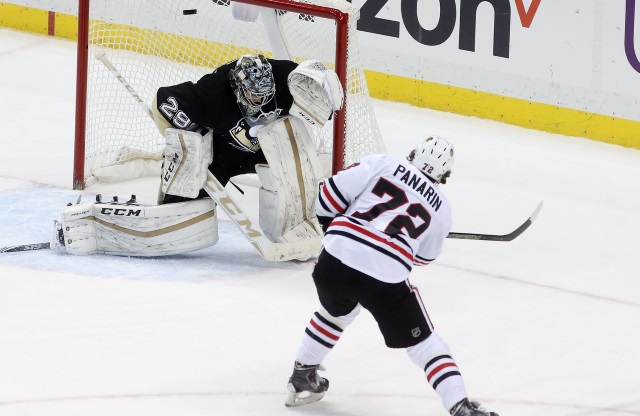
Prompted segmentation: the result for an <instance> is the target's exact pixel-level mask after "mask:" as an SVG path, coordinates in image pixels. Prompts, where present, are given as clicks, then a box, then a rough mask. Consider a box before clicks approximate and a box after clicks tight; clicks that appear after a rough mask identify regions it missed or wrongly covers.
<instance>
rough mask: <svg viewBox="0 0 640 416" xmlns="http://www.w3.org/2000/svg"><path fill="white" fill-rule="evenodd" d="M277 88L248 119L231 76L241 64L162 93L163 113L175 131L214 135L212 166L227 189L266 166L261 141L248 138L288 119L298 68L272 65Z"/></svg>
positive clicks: (291, 64) (281, 63) (226, 66)
mask: <svg viewBox="0 0 640 416" xmlns="http://www.w3.org/2000/svg"><path fill="white" fill-rule="evenodd" d="M268 61H269V62H270V63H271V65H272V68H273V75H274V80H275V85H276V94H275V97H274V99H272V100H271V101H270V102H269V103H267V104H266V105H265V106H263V107H262V112H259V113H258V114H256V115H255V116H254V117H248V116H245V114H244V113H243V112H242V111H241V109H240V106H239V104H238V103H237V101H236V96H235V94H234V91H233V89H232V88H231V84H230V82H229V80H228V74H229V71H230V70H231V69H233V68H234V66H235V64H236V61H232V62H229V63H227V64H224V65H222V66H220V67H219V68H218V69H217V70H216V71H214V72H213V73H211V74H207V75H205V76H204V77H202V78H201V79H200V80H198V82H196V83H193V82H184V83H182V84H178V85H173V86H169V87H162V88H160V89H158V94H157V102H158V111H159V112H160V113H161V114H162V116H163V117H164V118H165V119H166V120H167V121H168V122H169V123H170V124H172V125H173V126H174V127H175V128H178V129H183V130H196V129H197V128H199V127H206V128H208V129H211V130H213V163H212V164H211V165H210V166H209V170H210V171H211V172H212V173H213V174H214V175H215V176H216V177H217V178H218V180H220V182H222V183H223V184H226V183H227V182H228V180H229V178H230V177H232V176H235V175H238V174H241V173H248V172H253V171H254V165H255V163H266V160H265V159H264V155H263V154H262V151H261V150H260V144H259V143H258V139H257V138H256V137H252V136H251V135H250V134H249V130H250V128H251V127H252V126H254V125H263V124H267V123H269V122H270V121H273V120H275V119H276V118H278V117H283V116H286V115H288V114H289V109H290V108H291V105H292V104H293V97H292V96H291V94H290V93H289V88H288V86H287V77H288V76H289V74H290V73H291V71H293V70H294V69H295V68H296V67H297V64H296V63H295V62H291V61H285V60H272V59H269V60H268Z"/></svg>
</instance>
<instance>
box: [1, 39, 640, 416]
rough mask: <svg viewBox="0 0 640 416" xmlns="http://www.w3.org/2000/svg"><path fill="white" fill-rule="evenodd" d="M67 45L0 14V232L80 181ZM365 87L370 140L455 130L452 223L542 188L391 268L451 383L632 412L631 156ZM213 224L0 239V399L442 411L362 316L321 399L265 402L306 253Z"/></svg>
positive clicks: (518, 411) (639, 184)
mask: <svg viewBox="0 0 640 416" xmlns="http://www.w3.org/2000/svg"><path fill="white" fill-rule="evenodd" d="M75 55H76V45H75V43H72V42H68V41H62V40H57V39H52V38H47V37H42V36H35V35H29V34H25V33H20V32H14V31H10V30H6V29H5V30H0V114H1V115H2V117H1V120H2V123H1V126H2V127H1V128H2V133H1V135H0V137H1V139H0V144H1V147H0V150H1V151H2V155H3V156H2V157H1V160H0V247H4V246H9V245H14V244H25V243H32V242H43V241H48V240H49V229H50V224H51V221H52V220H53V219H54V218H56V217H58V216H59V212H60V209H61V208H62V207H63V206H64V205H66V203H67V202H75V200H76V199H77V197H78V195H80V194H81V193H80V192H77V191H73V190H72V189H71V184H72V165H73V137H74V112H75V72H76V66H75ZM374 105H375V110H376V114H377V117H378V121H379V123H380V126H381V129H382V132H383V134H384V137H385V143H386V146H387V148H388V151H389V153H391V154H394V155H397V156H401V157H402V156H404V155H405V154H406V153H408V151H409V150H410V149H411V148H412V147H413V146H414V145H415V144H416V143H417V141H418V140H419V139H421V138H422V137H424V136H425V134H427V133H439V134H441V135H443V136H445V137H447V138H449V139H450V140H451V141H453V142H454V143H455V145H456V151H457V159H456V165H455V170H454V174H453V176H452V178H451V183H450V184H447V185H445V186H444V187H443V190H444V191H445V193H447V194H448V195H449V197H450V200H451V202H452V204H453V207H454V231H461V232H485V233H503V232H507V231H510V230H511V229H512V228H515V227H516V226H517V225H519V223H521V222H522V221H524V220H525V219H526V218H527V216H528V215H529V214H530V213H531V211H532V210H533V208H534V207H535V206H536V204H537V203H538V202H539V201H540V200H544V203H545V205H544V208H543V210H542V212H541V214H540V216H539V217H538V219H537V220H536V222H534V224H533V225H532V226H531V228H530V229H529V230H527V231H526V232H525V233H524V234H523V235H522V236H520V237H519V238H518V239H516V240H514V241H512V242H508V243H504V242H478V241H462V240H447V241H446V243H445V250H444V253H443V254H442V256H441V257H440V258H439V259H438V260H437V261H436V262H435V263H434V264H432V265H430V266H427V267H422V268H416V269H415V270H414V272H413V274H412V278H411V281H412V283H413V284H414V285H416V286H418V287H419V288H420V290H421V294H422V297H423V299H424V301H425V303H426V306H427V308H428V311H429V313H430V316H431V318H432V320H433V321H434V323H435V325H436V329H437V331H438V332H439V333H440V335H441V336H442V337H443V338H444V339H445V340H446V341H447V343H448V344H449V346H450V347H451V349H452V351H453V355H454V357H455V358H456V360H457V363H458V365H459V366H460V368H461V370H462V373H463V376H464V377H465V381H466V384H467V390H468V392H469V394H470V396H471V397H472V398H475V399H478V400H479V401H481V402H482V403H483V404H484V405H485V406H486V407H488V408H490V409H491V410H494V411H496V412H498V413H499V414H500V415H501V416H509V415H511V416H534V415H535V416H538V415H544V416H587V415H598V416H614V415H615V416H626V415H640V357H639V355H638V354H639V353H640V271H639V270H640V260H639V257H640V152H639V151H638V150H633V149H628V148H623V147H618V146H614V145H608V144H603V143H598V142H593V141H590V140H587V139H584V138H573V137H565V136H559V135H551V134H546V133H541V132H537V131H529V130H525V129H522V128H517V127H513V126H508V125H504V124H500V123H496V122H492V121H486V120H480V119H476V118H468V117H461V116H458V115H454V114H448V113H440V112H435V111H430V110H427V109H421V108H416V107H412V106H409V105H405V104H397V103H390V102H383V101H375V102H374ZM128 186H129V185H128ZM131 186H133V185H131ZM148 188H149V187H147V188H143V189H142V190H138V191H137V192H138V193H140V194H142V195H143V196H144V194H145V192H147V191H149V189H148ZM112 190H113V188H110V189H105V188H100V187H96V188H90V189H88V190H87V191H86V192H83V193H82V194H83V195H89V197H91V195H92V193H97V192H102V191H104V192H105V193H106V192H112ZM117 190H118V189H117ZM122 190H123V191H124V188H123V189H122ZM152 191H154V192H155V189H152ZM126 192H129V189H126ZM149 192H151V191H149ZM122 194H124V192H122V193H120V195H122ZM125 195H126V194H125ZM220 227H221V235H220V243H219V244H218V245H216V246H215V247H212V248H210V249H206V250H202V251H199V252H195V253H192V254H189V255H182V256H172V257H170V258H154V259H134V258H118V257H110V256H100V255H95V256H87V257H74V256H65V255H62V254H58V253H55V252H53V251H50V250H41V251H33V252H25V253H11V254H0V415H2V416H13V415H21V416H34V415H38V416H45V415H46V416H51V415H64V416H74V415H82V416H86V415H91V416H113V415H118V416H129V415H131V416H143V415H148V416H174V415H175V416H192V415H265V416H272V415H323V416H324V415H339V416H360V415H362V416H364V415H367V416H382V415H385V416H400V415H403V416H410V415H411V416H412V415H416V416H417V415H445V414H446V412H445V410H444V409H443V408H442V407H441V404H440V401H439V399H438V397H437V395H436V394H435V392H434V391H433V390H432V389H431V388H430V387H429V385H428V384H427V382H426V380H425V377H424V374H423V373H422V371H421V370H420V369H419V368H417V367H415V366H414V365H413V364H412V363H411V362H410V360H409V358H408V357H407V356H406V354H405V353H404V352H403V351H401V350H390V349H387V348H386V347H385V346H384V343H383V340H382V337H381V335H380V334H379V332H378V329H377V326H376V324H375V322H374V321H373V319H372V318H371V316H370V315H369V314H368V313H366V312H363V313H362V314H361V316H360V317H359V318H358V319H357V320H356V321H355V323H354V324H353V325H352V326H351V327H349V328H348V329H347V331H346V332H345V335H344V336H343V337H342V339H341V340H340V342H339V344H338V345H337V346H336V348H335V349H334V351H333V352H332V353H331V354H330V355H329V356H328V358H327V360H326V362H325V365H326V367H327V371H326V372H325V373H324V375H325V376H326V377H328V378H329V379H330V380H331V389H330V390H329V392H328V394H327V395H326V396H325V398H324V399H323V400H322V401H320V402H318V403H315V404H312V405H309V406H306V407H302V408H297V409H286V408H285V407H284V398H285V396H286V389H285V385H286V381H287V379H288V377H289V375H290V372H291V366H292V363H293V359H294V355H295V352H296V349H297V347H298V343H299V341H300V339H301V338H302V335H303V330H304V328H305V326H306V324H307V322H308V320H309V317H310V316H311V314H312V312H314V311H315V310H316V308H317V306H318V302H317V300H316V294H315V290H314V287H313V283H312V280H311V278H310V273H311V270H312V267H313V262H312V261H310V262H307V263H267V262H264V261H262V260H261V259H260V258H259V257H258V256H257V254H256V253H255V252H254V251H252V248H251V247H250V246H249V244H248V243H247V242H246V241H245V240H244V238H243V237H242V236H241V235H240V234H239V233H238V232H237V231H236V230H235V228H234V226H233V224H232V223H231V222H229V221H221V225H220Z"/></svg>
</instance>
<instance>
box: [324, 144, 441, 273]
mask: <svg viewBox="0 0 640 416" xmlns="http://www.w3.org/2000/svg"><path fill="white" fill-rule="evenodd" d="M316 212H317V214H318V216H319V217H332V218H333V220H332V221H331V224H330V225H329V227H328V228H327V232H326V233H325V236H324V238H323V240H322V242H323V244H324V248H325V250H327V251H328V252H329V253H330V254H331V255H332V256H334V257H336V258H338V259H340V261H342V262H343V263H344V264H346V265H347V266H349V267H352V268H354V269H356V270H359V271H361V272H363V273H366V274H368V275H369V276H371V277H374V278H376V279H378V280H381V281H383V282H388V283H399V282H402V281H404V280H405V279H407V278H408V277H409V273H410V272H411V268H412V266H413V265H414V264H415V265H425V264H429V262H431V261H433V260H434V259H435V258H436V257H437V256H438V255H440V252H441V251H442V243H443V242H444V239H445V238H446V237H447V234H449V232H450V231H451V223H452V220H451V207H450V205H449V201H448V200H447V198H446V197H445V196H444V194H442V193H441V192H440V190H439V189H438V187H437V186H436V185H435V184H433V183H432V182H431V181H430V180H429V178H427V176H426V175H425V174H424V173H423V172H422V171H421V170H420V169H418V168H416V167H415V166H413V165H412V164H410V163H409V162H407V161H403V160H400V159H397V158H394V157H391V156H388V155H373V156H367V157H365V158H364V159H363V160H362V161H361V163H360V164H356V165H353V166H352V167H350V168H348V169H346V170H344V171H341V172H339V173H338V174H336V175H334V176H332V177H330V178H328V179H326V180H325V181H324V183H323V186H322V189H321V190H320V194H319V196H318V199H317V201H316Z"/></svg>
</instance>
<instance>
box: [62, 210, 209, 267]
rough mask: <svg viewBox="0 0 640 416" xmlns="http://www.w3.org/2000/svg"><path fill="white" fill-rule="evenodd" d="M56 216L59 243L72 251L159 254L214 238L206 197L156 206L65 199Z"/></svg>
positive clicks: (176, 251) (189, 248) (194, 246)
mask: <svg viewBox="0 0 640 416" xmlns="http://www.w3.org/2000/svg"><path fill="white" fill-rule="evenodd" d="M61 217H62V224H61V225H62V233H63V239H64V248H65V250H66V251H67V252H68V253H70V254H76V255H82V254H94V253H103V254H114V255H123V256H142V257H145V256H164V255H170V254H179V253H185V252H188V251H193V250H199V249H201V248H205V247H209V246H212V245H214V244H216V242H217V241H218V219H217V216H216V214H215V204H214V203H213V201H211V199H208V198H204V199H198V200H195V201H187V202H181V203H175V204H166V205H156V206H138V205H115V204H103V203H95V204H79V205H71V206H68V207H66V208H64V209H63V210H62V215H61Z"/></svg>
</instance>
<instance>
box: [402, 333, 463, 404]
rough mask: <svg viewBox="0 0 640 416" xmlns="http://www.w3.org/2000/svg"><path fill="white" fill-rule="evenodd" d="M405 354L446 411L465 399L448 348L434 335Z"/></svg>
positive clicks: (458, 372) (459, 378)
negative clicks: (417, 367) (421, 371)
mask: <svg viewBox="0 0 640 416" xmlns="http://www.w3.org/2000/svg"><path fill="white" fill-rule="evenodd" d="M407 353H408V354H409V357H410V358H411V361H413V362H414V363H415V364H416V365H418V366H419V367H420V368H422V369H423V371H424V373H425V375H426V376H427V381H428V382H429V384H430V385H431V387H433V389H434V390H435V391H436V393H438V395H439V396H440V398H441V399H442V404H443V405H444V407H445V409H447V411H448V410H449V409H451V408H452V407H453V406H454V405H455V404H456V403H458V402H459V401H461V400H463V399H465V398H466V397H467V392H466V389H465V387H464V382H463V380H462V376H461V374H460V371H459V370H458V366H457V365H456V363H455V361H454V359H453V358H452V357H451V352H450V351H449V347H448V346H447V344H445V343H444V342H443V341H442V339H441V338H440V337H439V336H438V335H437V334H435V333H432V334H431V335H429V337H428V338H427V339H425V340H424V341H422V342H420V343H419V344H417V345H414V346H413V347H409V348H407Z"/></svg>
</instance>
